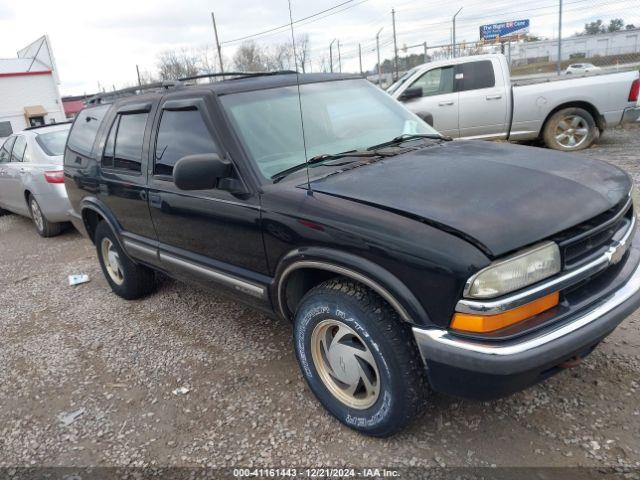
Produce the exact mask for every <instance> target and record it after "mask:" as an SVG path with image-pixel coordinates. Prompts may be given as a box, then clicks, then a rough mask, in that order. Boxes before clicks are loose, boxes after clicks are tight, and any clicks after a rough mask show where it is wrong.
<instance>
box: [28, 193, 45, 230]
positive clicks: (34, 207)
mask: <svg viewBox="0 0 640 480" xmlns="http://www.w3.org/2000/svg"><path fill="white" fill-rule="evenodd" d="M31 216H32V217H33V223H35V224H36V228H37V229H38V231H39V232H43V231H44V217H43V215H42V210H40V205H38V202H37V201H36V199H35V198H33V197H32V198H31Z"/></svg>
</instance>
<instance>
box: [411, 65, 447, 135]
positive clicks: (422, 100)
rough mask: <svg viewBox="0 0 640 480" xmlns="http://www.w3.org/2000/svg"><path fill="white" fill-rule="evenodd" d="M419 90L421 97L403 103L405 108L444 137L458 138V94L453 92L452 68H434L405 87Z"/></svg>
mask: <svg viewBox="0 0 640 480" xmlns="http://www.w3.org/2000/svg"><path fill="white" fill-rule="evenodd" d="M410 88H420V89H421V90H422V96H420V97H419V98H413V99H410V100H406V101H403V100H402V97H400V100H401V101H403V102H404V104H405V106H406V107H407V108H408V109H409V110H411V111H412V112H413V113H415V114H416V115H418V116H419V117H421V118H422V119H423V120H425V121H427V122H430V119H432V123H433V127H434V128H435V129H436V130H438V131H439V132H440V133H442V134H444V135H449V136H451V137H458V136H459V127H458V93H457V92H456V91H455V84H454V67H453V66H445V67H440V68H434V69H431V70H428V71H426V72H425V73H423V74H422V75H421V76H420V77H419V78H418V79H417V80H415V81H414V82H413V83H411V84H410V85H408V86H407V89H410Z"/></svg>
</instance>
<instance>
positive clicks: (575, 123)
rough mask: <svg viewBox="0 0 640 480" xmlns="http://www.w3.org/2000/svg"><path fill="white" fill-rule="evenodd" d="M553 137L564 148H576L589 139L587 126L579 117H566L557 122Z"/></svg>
mask: <svg viewBox="0 0 640 480" xmlns="http://www.w3.org/2000/svg"><path fill="white" fill-rule="evenodd" d="M555 137H556V141H557V142H558V143H559V144H560V145H562V146H563V147H565V148H568V149H573V148H578V147H579V146H581V145H582V144H583V143H584V142H586V141H587V138H588V137H589V124H588V123H587V121H586V120H585V119H584V118H583V117H581V116H579V115H568V116H566V117H564V118H563V119H562V120H560V121H559V122H558V124H557V126H556V131H555Z"/></svg>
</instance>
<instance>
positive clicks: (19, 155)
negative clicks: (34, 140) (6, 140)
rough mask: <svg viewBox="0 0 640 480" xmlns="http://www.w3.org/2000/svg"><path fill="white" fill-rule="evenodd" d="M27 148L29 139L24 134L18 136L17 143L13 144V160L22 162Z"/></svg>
mask: <svg viewBox="0 0 640 480" xmlns="http://www.w3.org/2000/svg"><path fill="white" fill-rule="evenodd" d="M26 149H27V139H26V138H24V137H23V136H22V135H21V136H19V137H16V143H15V144H14V145H13V151H12V152H11V161H12V162H21V161H22V159H23V157H24V151H25V150H26Z"/></svg>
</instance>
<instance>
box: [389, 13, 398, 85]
mask: <svg viewBox="0 0 640 480" xmlns="http://www.w3.org/2000/svg"><path fill="white" fill-rule="evenodd" d="M391 21H392V22H393V52H394V55H393V69H394V75H393V81H394V82H395V81H396V80H398V39H397V37H396V10H395V8H393V9H391Z"/></svg>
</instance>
